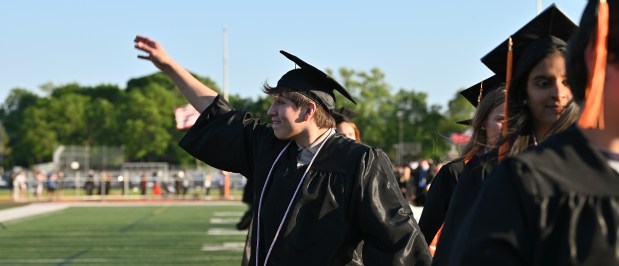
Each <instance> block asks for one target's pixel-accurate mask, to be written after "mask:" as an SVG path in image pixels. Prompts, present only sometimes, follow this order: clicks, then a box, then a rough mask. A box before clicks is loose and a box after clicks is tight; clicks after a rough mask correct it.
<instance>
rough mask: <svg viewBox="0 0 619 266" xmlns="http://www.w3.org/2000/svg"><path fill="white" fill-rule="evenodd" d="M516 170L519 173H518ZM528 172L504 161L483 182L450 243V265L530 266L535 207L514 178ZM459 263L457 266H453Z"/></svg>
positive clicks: (514, 163) (509, 160)
mask: <svg viewBox="0 0 619 266" xmlns="http://www.w3.org/2000/svg"><path fill="white" fill-rule="evenodd" d="M518 168H520V169H518ZM527 174H530V173H528V170H527V169H526V168H524V167H522V166H520V167H517V164H516V162H515V160H512V159H508V160H507V161H506V162H505V163H504V164H501V165H500V166H499V167H498V168H497V169H496V171H495V172H494V173H493V174H492V175H491V176H489V177H488V178H486V181H485V182H484V183H483V186H482V189H481V192H480V195H479V197H477V200H476V201H475V204H474V206H473V207H472V210H471V212H470V213H469V214H468V216H467V217H466V218H465V220H464V222H463V225H462V226H461V228H460V230H459V233H458V235H457V237H456V239H455V241H454V243H453V249H452V251H453V252H452V253H451V254H449V255H448V256H449V257H450V259H449V261H450V263H453V264H450V265H531V264H532V263H533V262H532V261H528V259H527V258H531V254H532V252H533V250H532V249H533V247H532V246H531V245H527V244H526V243H533V242H532V240H533V239H530V238H531V237H533V236H534V235H536V233H535V232H534V230H535V228H534V226H533V225H532V224H533V223H532V222H531V220H532V219H533V218H532V216H533V213H532V212H534V211H535V209H536V208H535V206H534V204H533V202H532V199H531V197H527V196H526V195H525V190H524V189H523V187H522V183H521V182H520V181H519V180H518V178H519V177H518V176H522V175H527ZM457 263H459V264H457Z"/></svg>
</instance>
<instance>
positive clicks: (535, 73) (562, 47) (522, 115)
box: [434, 5, 578, 265]
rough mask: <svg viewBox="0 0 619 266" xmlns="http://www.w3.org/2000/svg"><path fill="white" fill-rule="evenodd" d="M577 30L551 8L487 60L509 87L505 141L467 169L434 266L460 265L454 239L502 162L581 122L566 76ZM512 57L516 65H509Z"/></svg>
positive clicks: (458, 189)
mask: <svg viewBox="0 0 619 266" xmlns="http://www.w3.org/2000/svg"><path fill="white" fill-rule="evenodd" d="M576 29H577V26H576V25H575V24H574V23H573V22H572V21H571V20H570V19H569V18H568V17H567V16H566V15H565V14H563V13H562V12H561V11H560V10H559V9H558V8H557V7H556V6H555V5H551V6H550V7H549V8H547V9H546V10H544V12H542V13H540V14H539V15H538V16H536V17H535V18H533V20H531V21H530V22H528V23H527V24H526V25H525V26H523V27H522V28H521V29H520V30H518V31H517V32H516V33H514V34H512V35H511V37H510V38H509V39H508V40H507V41H505V42H503V43H501V44H500V45H499V46H497V47H496V48H495V49H493V50H492V51H490V53H488V54H487V55H486V56H484V57H483V58H482V62H483V63H484V64H486V66H488V67H489V68H490V69H491V70H492V71H493V72H495V74H496V75H498V76H499V77H506V78H505V79H506V81H508V82H506V89H505V91H506V96H505V99H506V101H505V106H506V108H505V109H506V111H504V118H503V119H504V121H503V126H502V136H501V138H500V139H499V142H498V143H497V146H498V150H497V151H491V152H489V153H488V154H486V155H484V156H477V157H473V159H472V161H471V163H470V164H471V165H470V166H469V165H468V164H467V165H466V166H465V168H464V170H463V172H462V173H461V174H460V177H459V180H458V185H457V186H456V190H455V191H454V194H453V196H452V202H451V205H450V208H449V210H448V212H447V215H446V217H445V223H444V227H443V230H442V233H441V236H440V239H439V241H438V245H437V249H436V253H435V256H434V264H436V265H452V264H453V263H455V262H454V261H453V260H451V255H452V254H454V252H455V247H454V245H455V239H456V238H458V237H459V235H460V234H461V232H462V229H461V226H462V225H463V223H464V221H465V220H466V217H469V215H470V211H471V208H472V206H473V205H474V204H475V202H476V199H477V196H478V195H479V192H480V190H481V188H482V187H483V183H484V182H485V180H486V179H487V177H488V176H489V175H490V173H492V171H493V169H494V167H495V166H496V165H497V164H498V161H499V160H501V159H504V158H506V157H509V156H514V155H516V154H518V153H521V152H523V151H526V150H527V149H531V148H533V147H535V146H537V145H538V144H539V143H541V142H542V141H543V140H545V139H546V137H548V136H550V135H553V134H555V133H557V132H561V131H563V130H565V129H566V128H567V127H568V126H569V124H571V123H573V121H575V119H576V118H577V111H578V106H577V105H576V104H574V103H573V102H572V101H571V100H572V93H571V92H570V89H569V86H568V84H567V75H566V71H565V52H566V50H567V43H566V41H567V40H568V39H569V38H570V36H571V35H572V34H573V33H574V32H575V30H576ZM510 44H511V47H510ZM510 54H511V57H512V60H513V61H511V63H512V64H508V63H507V62H510V60H509V59H508V57H509V56H510ZM506 66H507V69H506ZM510 66H513V78H507V77H510V76H511V74H512V71H511V68H510ZM465 180H466V181H465ZM455 204H457V206H456V205H455Z"/></svg>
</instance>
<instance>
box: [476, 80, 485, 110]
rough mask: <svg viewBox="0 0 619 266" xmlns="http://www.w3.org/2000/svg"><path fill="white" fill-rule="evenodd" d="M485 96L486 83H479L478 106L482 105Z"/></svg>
mask: <svg viewBox="0 0 619 266" xmlns="http://www.w3.org/2000/svg"><path fill="white" fill-rule="evenodd" d="M483 95H484V82H483V81H482V82H480V83H479V96H477V106H479V104H480V103H481V98H482V96H483Z"/></svg>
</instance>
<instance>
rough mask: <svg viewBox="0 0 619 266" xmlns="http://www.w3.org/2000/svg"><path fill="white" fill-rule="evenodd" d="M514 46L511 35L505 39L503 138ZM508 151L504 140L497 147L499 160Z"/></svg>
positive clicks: (507, 143) (505, 133) (505, 126)
mask: <svg viewBox="0 0 619 266" xmlns="http://www.w3.org/2000/svg"><path fill="white" fill-rule="evenodd" d="M513 46H514V42H513V41H512V37H511V36H510V37H509V39H508V41H507V71H506V72H505V107H504V108H505V110H504V119H503V121H504V122H503V127H502V130H501V131H502V132H503V139H505V138H506V137H507V127H508V125H507V121H509V110H508V108H507V106H508V104H507V102H508V101H509V100H508V95H509V87H510V83H511V81H512V60H513V58H512V57H513V51H512V48H513ZM508 151H509V142H507V141H505V142H504V143H503V144H502V145H501V147H499V161H502V160H503V159H505V157H506V155H507V152H508Z"/></svg>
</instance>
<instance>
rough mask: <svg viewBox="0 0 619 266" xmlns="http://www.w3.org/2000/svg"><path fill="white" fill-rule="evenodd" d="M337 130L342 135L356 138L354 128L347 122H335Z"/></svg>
mask: <svg viewBox="0 0 619 266" xmlns="http://www.w3.org/2000/svg"><path fill="white" fill-rule="evenodd" d="M336 127H337V132H340V133H341V134H342V135H344V136H346V137H348V138H351V139H354V140H357V138H356V136H355V129H354V128H353V127H352V125H351V124H350V123H348V122H342V123H339V124H337V126H336Z"/></svg>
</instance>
